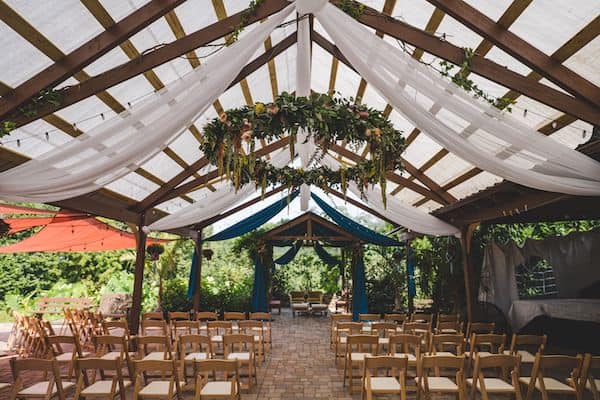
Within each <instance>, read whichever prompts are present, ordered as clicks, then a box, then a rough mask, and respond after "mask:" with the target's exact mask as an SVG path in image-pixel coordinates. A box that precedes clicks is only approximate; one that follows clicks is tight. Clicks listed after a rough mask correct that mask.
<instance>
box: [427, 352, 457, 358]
mask: <svg viewBox="0 0 600 400" xmlns="http://www.w3.org/2000/svg"><path fill="white" fill-rule="evenodd" d="M431 356H433V357H456V354H454V353H452V352H450V351H438V352H436V353H435V354H431Z"/></svg>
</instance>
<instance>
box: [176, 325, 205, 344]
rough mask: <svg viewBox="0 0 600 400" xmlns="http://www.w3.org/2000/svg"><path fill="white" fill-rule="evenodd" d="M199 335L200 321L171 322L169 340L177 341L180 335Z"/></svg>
mask: <svg viewBox="0 0 600 400" xmlns="http://www.w3.org/2000/svg"><path fill="white" fill-rule="evenodd" d="M193 334H200V321H189V320H175V321H172V322H171V340H172V341H173V342H175V341H177V338H178V337H179V336H181V335H193Z"/></svg>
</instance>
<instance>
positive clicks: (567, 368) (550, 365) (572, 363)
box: [532, 353, 589, 381]
mask: <svg viewBox="0 0 600 400" xmlns="http://www.w3.org/2000/svg"><path fill="white" fill-rule="evenodd" d="M584 361H585V357H584V356H583V355H582V354H578V355H576V356H565V355H556V354H552V355H544V354H542V353H538V354H536V361H535V362H534V365H533V371H532V375H534V372H538V373H540V375H545V374H546V373H548V372H549V371H551V372H552V374H557V373H558V374H560V373H561V372H562V374H563V376H564V377H565V380H566V378H567V377H569V378H572V379H573V380H575V381H577V380H578V379H579V378H580V377H581V375H582V373H584V372H587V371H583V367H584ZM536 364H537V368H536ZM587 368H589V362H588V363H587V365H586V370H587ZM585 378H586V379H587V375H586V376H585Z"/></svg>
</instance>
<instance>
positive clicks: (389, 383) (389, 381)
mask: <svg viewBox="0 0 600 400" xmlns="http://www.w3.org/2000/svg"><path fill="white" fill-rule="evenodd" d="M363 364H364V369H363V381H362V387H361V398H362V399H363V400H364V399H366V400H371V399H372V398H373V395H378V394H398V395H400V399H401V400H406V369H407V367H408V358H406V357H390V356H377V357H372V356H366V357H365V360H364V363H363ZM382 369H383V370H385V373H384V375H383V376H379V372H380V371H381V370H382Z"/></svg>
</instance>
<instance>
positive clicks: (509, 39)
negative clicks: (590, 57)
mask: <svg viewBox="0 0 600 400" xmlns="http://www.w3.org/2000/svg"><path fill="white" fill-rule="evenodd" d="M427 1H429V2H430V3H431V4H433V5H434V6H436V7H438V8H440V9H441V10H443V11H444V12H446V14H448V15H451V16H452V17H453V18H455V19H456V20H458V21H459V22H460V23H462V24H463V25H465V26H467V27H468V28H470V29H472V30H473V31H475V32H476V33H478V34H479V35H481V36H482V37H484V38H485V39H486V40H489V41H490V42H492V43H493V44H494V45H496V46H497V47H499V48H500V49H502V50H504V51H505V52H506V53H508V54H509V55H511V56H512V57H514V58H516V59H517V60H519V61H520V62H522V63H523V64H525V65H527V66H528V67H529V68H531V69H532V70H534V71H536V72H537V73H538V74H540V75H542V76H543V77H545V78H546V79H548V80H550V81H551V82H553V83H555V84H556V85H558V86H560V87H561V88H563V89H564V90H566V91H567V92H569V93H572V94H573V95H575V96H576V97H578V98H580V99H582V100H586V101H588V102H589V103H590V104H592V105H594V106H596V107H597V106H598V105H599V104H600V87H598V86H596V85H594V84H593V83H591V82H590V81H588V80H587V79H584V78H583V77H581V76H580V75H578V74H576V73H575V72H573V71H572V70H570V69H569V68H567V67H565V66H564V65H562V64H561V63H560V62H558V61H556V60H554V59H552V58H551V57H549V56H547V55H546V54H545V53H544V52H542V51H540V50H538V49H537V48H535V47H534V46H532V45H531V44H529V43H528V42H526V41H525V40H523V39H521V38H520V37H519V36H517V35H515V34H514V33H512V32H511V31H509V30H508V29H506V28H504V27H502V26H500V25H499V24H497V23H496V22H494V21H493V20H492V19H490V18H489V17H488V16H486V15H485V14H483V13H482V12H480V11H479V10H477V9H476V8H474V7H472V6H471V5H469V4H467V3H466V2H464V1H462V0H427Z"/></svg>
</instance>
